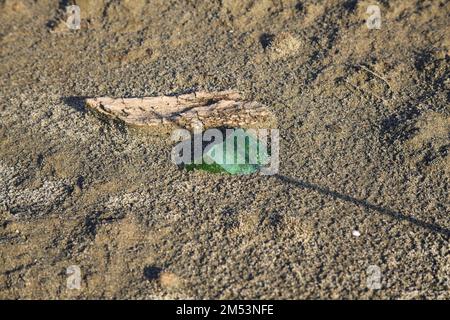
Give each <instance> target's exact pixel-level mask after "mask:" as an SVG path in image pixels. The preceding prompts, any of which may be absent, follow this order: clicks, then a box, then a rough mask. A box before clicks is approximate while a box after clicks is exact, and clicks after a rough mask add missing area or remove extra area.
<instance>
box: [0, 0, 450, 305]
mask: <svg viewBox="0 0 450 320" xmlns="http://www.w3.org/2000/svg"><path fill="white" fill-rule="evenodd" d="M73 3H74V2H71V1H54V0H52V1H44V0H43V1H41V0H39V1H32V0H24V1H18V0H0V112H1V113H0V115H1V117H0V159H1V162H0V297H1V298H8V299H16V298H39V299H54V298H107V299H109V298H139V299H141V298H207V299H209V298H217V299H225V298H231V299H235V298H256V299H266V298H275V299H279V298H285V299H297V298H332V299H338V298H381V299H387V298H406V299H409V298H419V299H421V298H426V299H435V298H440V299H449V298H450V280H449V279H450V248H449V238H450V220H449V194H448V191H449V175H450V157H449V155H448V150H449V132H450V130H449V127H450V108H449V104H450V93H449V89H450V80H449V71H450V68H449V61H450V56H449V55H450V37H449V25H450V18H449V17H450V3H449V1H445V0H436V1H389V0H383V1H381V0H380V1H379V2H378V5H379V8H380V9H381V15H382V25H381V29H379V30H376V29H369V28H368V27H367V25H366V23H365V20H366V19H367V18H368V14H367V13H366V9H367V7H368V5H370V4H373V2H372V1H365V0H361V1H356V0H349V1H285V0H255V1H253V0H245V1H237V0H236V1H233V0H222V1H200V0H199V1H193V0H176V1H175V0H149V1H144V0H136V1H131V0H130V1H125V0H124V1H116V0H104V1H101V0H99V1H88V0H83V1H76V4H78V5H79V6H80V8H81V16H82V26H81V27H82V28H81V30H78V31H71V30H68V29H67V28H66V27H65V26H64V25H63V24H62V23H61V19H64V15H63V14H62V9H64V8H65V6H66V5H69V4H73ZM225 89H237V90H239V91H242V92H243V94H244V95H245V96H247V97H248V98H249V99H253V100H257V101H260V102H262V103H264V104H266V105H268V106H269V107H270V109H271V110H272V111H273V112H274V113H275V114H276V116H277V118H278V122H279V130H280V133H281V150H280V162H281V164H280V172H279V175H277V176H262V175H258V174H255V175H249V176H229V175H224V174H209V173H206V172H201V171H194V172H186V171H185V170H182V169H179V168H177V167H176V166H175V165H173V164H172V163H171V162H170V151H171V147H172V143H171V142H170V139H169V138H168V137H167V136H155V135H152V134H148V133H147V132H145V131H142V130H137V129H132V128H128V127H125V126H123V125H120V124H118V123H115V122H111V121H104V120H102V119H100V118H99V117H98V116H96V115H95V114H93V113H91V112H89V111H88V110H86V108H85V107H84V105H83V98H84V97H93V96H113V97H133V96H156V95H162V94H167V95H173V94H180V93H186V92H192V91H193V90H225ZM355 231H358V232H359V236H357V233H356V232H355ZM70 265H77V266H79V268H80V271H81V288H80V289H79V290H77V289H69V288H67V286H66V281H67V278H68V277H69V276H68V275H67V274H66V268H67V267H68V266H70ZM374 270H375V271H374ZM377 270H378V271H379V280H380V281H379V283H380V286H375V287H373V286H369V287H368V286H367V284H368V283H369V284H370V283H372V284H373V283H376V282H377V279H376V278H377V272H376V271H377ZM377 288H379V289H377Z"/></svg>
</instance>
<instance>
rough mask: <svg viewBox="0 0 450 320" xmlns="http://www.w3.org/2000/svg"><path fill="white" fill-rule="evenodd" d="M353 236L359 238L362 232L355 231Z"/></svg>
mask: <svg viewBox="0 0 450 320" xmlns="http://www.w3.org/2000/svg"><path fill="white" fill-rule="evenodd" d="M352 235H353V236H355V237H359V236H360V235H361V232H359V231H358V230H353V231H352Z"/></svg>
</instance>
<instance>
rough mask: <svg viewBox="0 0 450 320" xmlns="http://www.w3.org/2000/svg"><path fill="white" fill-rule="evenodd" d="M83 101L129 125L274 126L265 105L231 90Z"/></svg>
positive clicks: (194, 127) (271, 115)
mask: <svg viewBox="0 0 450 320" xmlns="http://www.w3.org/2000/svg"><path fill="white" fill-rule="evenodd" d="M86 105H87V106H88V107H90V108H92V109H94V110H96V111H98V112H100V113H102V114H105V115H107V116H110V117H112V118H117V119H120V120H122V121H124V122H125V123H126V124H128V125H132V126H137V127H149V128H155V129H157V130H161V129H169V128H173V127H181V128H186V129H189V130H193V129H196V128H199V129H200V128H203V129H207V128H218V127H230V128H255V129H257V128H274V127H275V125H276V118H275V116H274V114H273V113H272V112H271V111H270V110H269V109H268V108H267V107H266V106H264V105H262V104H260V103H258V102H255V101H245V100H243V98H242V96H241V95H240V93H238V92H237V91H233V90H227V91H219V92H195V93H190V94H184V95H180V96H159V97H144V98H117V99H113V98H109V97H101V98H89V99H86Z"/></svg>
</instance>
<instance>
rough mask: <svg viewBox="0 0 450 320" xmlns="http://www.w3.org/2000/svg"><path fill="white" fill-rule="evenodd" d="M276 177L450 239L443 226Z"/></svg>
mask: <svg viewBox="0 0 450 320" xmlns="http://www.w3.org/2000/svg"><path fill="white" fill-rule="evenodd" d="M276 177H277V178H278V179H279V180H281V181H283V182H285V183H288V184H291V185H294V186H296V187H299V188H303V189H309V190H314V191H316V192H319V193H321V194H324V195H326V196H330V197H333V198H335V199H340V200H343V201H347V202H351V203H353V204H356V205H358V206H361V207H363V208H365V209H368V210H373V211H375V212H378V213H381V214H383V215H386V216H389V217H391V218H393V219H395V220H397V221H407V222H409V223H410V224H413V225H415V226H418V227H421V228H423V229H426V230H428V231H430V232H433V233H439V234H441V235H443V236H445V237H447V238H448V237H450V230H449V229H446V228H444V227H441V226H439V225H437V224H433V223H429V222H425V221H422V220H419V219H417V218H414V217H411V216H406V215H404V214H402V213H400V212H397V211H394V210H391V209H387V208H383V207H380V206H378V205H375V204H371V203H370V202H367V201H365V200H360V199H357V198H354V197H351V196H348V195H345V194H342V193H339V192H336V191H333V190H330V189H328V188H326V187H321V186H318V185H315V184H312V183H309V182H305V181H302V180H298V179H294V178H290V177H286V176H283V175H280V174H277V175H276Z"/></svg>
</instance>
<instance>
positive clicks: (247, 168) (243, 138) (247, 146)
mask: <svg viewBox="0 0 450 320" xmlns="http://www.w3.org/2000/svg"><path fill="white" fill-rule="evenodd" d="M268 160H269V154H268V152H267V149H266V146H265V145H264V144H263V143H261V142H260V141H259V140H257V139H256V138H255V137H254V136H253V135H251V134H249V133H248V132H246V131H244V130H242V129H236V130H233V133H231V134H229V135H227V136H226V138H225V139H224V141H218V142H214V143H213V144H211V145H209V146H208V147H207V148H206V149H205V151H204V153H203V156H202V163H199V164H196V163H191V164H187V165H186V166H185V167H186V169H187V170H204V171H208V172H212V173H220V172H227V173H229V174H233V175H243V174H251V173H255V172H258V171H259V169H260V168H261V166H263V165H265V164H267V163H268Z"/></svg>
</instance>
